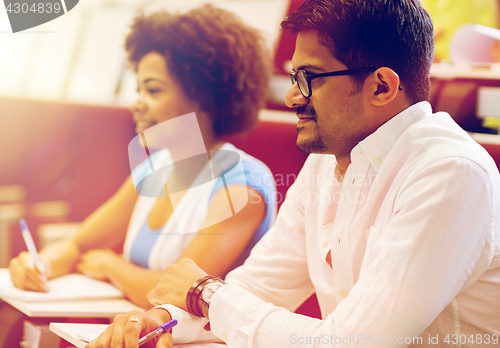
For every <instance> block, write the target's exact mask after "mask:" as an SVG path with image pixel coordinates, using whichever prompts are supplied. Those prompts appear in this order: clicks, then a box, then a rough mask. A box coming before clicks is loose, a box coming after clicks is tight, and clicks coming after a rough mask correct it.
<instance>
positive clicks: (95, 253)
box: [76, 249, 121, 281]
mask: <svg viewBox="0 0 500 348" xmlns="http://www.w3.org/2000/svg"><path fill="white" fill-rule="evenodd" d="M119 261H121V256H119V255H117V254H116V253H115V252H114V251H113V250H110V249H95V250H90V251H88V252H86V253H85V254H83V255H82V256H81V257H80V262H78V264H77V265H76V269H77V270H78V272H80V273H82V274H85V275H86V276H89V277H92V278H94V279H98V280H103V281H106V280H108V279H109V276H108V272H107V269H108V268H113V267H114V265H115V264H116V263H117V262H119Z"/></svg>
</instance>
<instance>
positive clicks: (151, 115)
mask: <svg viewBox="0 0 500 348" xmlns="http://www.w3.org/2000/svg"><path fill="white" fill-rule="evenodd" d="M137 91H138V97H137V101H136V102H135V103H134V104H133V105H132V106H131V111H132V114H133V116H134V122H135V123H136V128H135V131H136V133H137V134H139V133H141V132H143V131H145V130H146V129H148V128H150V127H152V126H154V125H156V124H158V123H160V122H163V121H166V120H169V119H172V118H174V117H177V116H181V115H185V114H188V113H191V112H197V111H198V105H197V103H195V102H193V101H191V100H190V99H189V98H188V97H187V96H186V95H185V94H184V91H183V89H182V87H181V85H180V84H178V83H177V82H176V81H175V80H174V79H173V77H172V76H171V75H170V72H169V71H168V69H167V64H166V61H165V58H163V56H162V55H161V54H159V53H157V52H150V53H148V54H146V55H145V56H144V57H143V58H142V59H141V60H140V61H139V64H138V65H137Z"/></svg>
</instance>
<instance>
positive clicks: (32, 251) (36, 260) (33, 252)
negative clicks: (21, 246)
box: [19, 219, 45, 272]
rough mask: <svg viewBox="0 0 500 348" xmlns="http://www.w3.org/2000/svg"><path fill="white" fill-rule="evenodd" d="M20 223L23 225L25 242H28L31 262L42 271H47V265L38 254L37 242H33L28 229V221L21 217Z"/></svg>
mask: <svg viewBox="0 0 500 348" xmlns="http://www.w3.org/2000/svg"><path fill="white" fill-rule="evenodd" d="M19 224H20V225H21V231H22V234H23V239H24V243H26V247H27V248H28V252H29V253H30V257H31V263H33V267H38V268H39V269H40V270H41V271H42V272H45V267H44V266H45V265H44V264H43V263H41V262H40V257H39V256H38V252H37V251H36V246H35V243H34V242H33V238H32V237H31V233H30V230H29V229H28V224H26V221H25V220H24V219H21V220H20V221H19Z"/></svg>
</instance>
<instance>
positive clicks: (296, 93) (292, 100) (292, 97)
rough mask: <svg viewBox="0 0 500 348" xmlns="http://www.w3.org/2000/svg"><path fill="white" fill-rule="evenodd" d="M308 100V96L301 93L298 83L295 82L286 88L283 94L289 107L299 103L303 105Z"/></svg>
mask: <svg viewBox="0 0 500 348" xmlns="http://www.w3.org/2000/svg"><path fill="white" fill-rule="evenodd" d="M308 102H309V98H306V97H304V96H303V95H302V93H301V92H300V90H299V84H298V83H297V82H295V83H294V84H293V85H292V87H290V89H289V90H288V92H287V94H286V96H285V104H286V106H288V107H289V108H296V107H297V106H300V105H305V104H307V103H308Z"/></svg>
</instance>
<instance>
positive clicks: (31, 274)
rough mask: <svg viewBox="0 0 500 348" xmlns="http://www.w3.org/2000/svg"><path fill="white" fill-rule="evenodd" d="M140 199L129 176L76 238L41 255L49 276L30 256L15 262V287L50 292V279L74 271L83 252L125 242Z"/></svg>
mask: <svg viewBox="0 0 500 348" xmlns="http://www.w3.org/2000/svg"><path fill="white" fill-rule="evenodd" d="M137 197H138V196H137V193H136V192H135V189H134V185H133V183H132V180H131V178H130V177H128V178H127V180H126V181H125V182H124V183H123V185H122V186H121V187H120V189H119V190H118V191H117V192H116V193H115V194H114V195H113V196H112V197H111V198H110V199H109V200H107V201H106V202H105V203H104V204H103V205H102V206H100V207H99V208H98V209H97V210H96V211H94V212H93V213H92V214H91V215H90V216H89V217H87V218H86V219H85V220H84V221H83V222H82V225H81V228H80V230H79V231H78V232H77V234H76V235H74V236H73V237H70V238H66V239H64V240H61V241H58V242H55V243H52V244H50V245H49V246H47V247H46V248H44V249H43V250H42V251H41V252H40V257H41V259H42V261H43V262H44V263H45V264H47V265H48V266H49V267H48V270H47V271H46V272H45V273H43V272H41V271H40V270H37V269H33V268H32V266H31V263H30V262H29V257H28V255H27V253H21V254H20V255H19V256H18V257H16V258H14V259H12V260H11V262H10V265H9V271H10V275H11V278H12V282H13V283H14V285H15V286H16V287H18V288H20V289H24V290H33V291H47V286H46V279H47V278H49V279H50V278H55V277H58V276H61V275H64V274H67V273H70V272H73V271H74V269H75V264H76V262H77V261H78V258H79V257H80V254H82V253H83V252H85V251H87V250H89V249H92V248H111V247H114V246H116V245H118V244H119V243H120V242H123V241H124V239H125V235H126V232H127V226H128V222H129V220H130V216H131V214H132V211H133V209H134V205H135V202H136V201H137Z"/></svg>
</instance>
